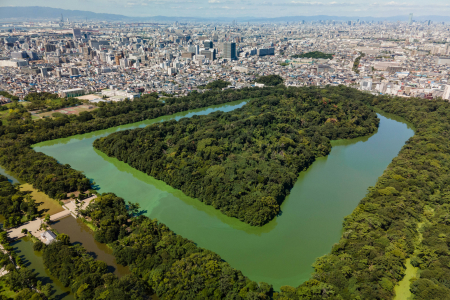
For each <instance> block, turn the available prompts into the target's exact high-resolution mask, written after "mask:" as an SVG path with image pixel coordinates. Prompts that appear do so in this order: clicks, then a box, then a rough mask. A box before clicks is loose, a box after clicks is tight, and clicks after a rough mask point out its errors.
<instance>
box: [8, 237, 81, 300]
mask: <svg viewBox="0 0 450 300" xmlns="http://www.w3.org/2000/svg"><path fill="white" fill-rule="evenodd" d="M11 246H12V247H13V249H14V251H15V252H16V253H17V254H18V256H19V257H20V259H21V260H22V262H23V263H24V265H25V266H26V267H27V268H28V269H29V270H31V271H33V272H34V273H36V274H37V280H39V281H41V282H42V284H44V285H45V284H47V283H49V284H51V286H52V295H51V296H52V298H53V299H55V300H73V299H74V297H73V295H72V294H71V293H70V288H68V287H64V286H63V285H62V283H61V282H60V281H59V280H58V279H56V278H55V277H53V276H52V275H50V272H49V271H48V270H47V269H45V266H44V261H43V258H42V253H40V252H36V251H34V250H33V242H32V241H31V240H30V238H28V237H24V238H22V239H20V240H17V241H15V242H13V243H12V244H11Z"/></svg>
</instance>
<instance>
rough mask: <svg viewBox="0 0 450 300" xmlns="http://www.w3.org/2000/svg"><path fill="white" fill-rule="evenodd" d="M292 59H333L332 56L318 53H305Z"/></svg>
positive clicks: (293, 56)
mask: <svg viewBox="0 0 450 300" xmlns="http://www.w3.org/2000/svg"><path fill="white" fill-rule="evenodd" d="M291 57H292V58H316V59H320V58H321V59H333V54H327V53H323V52H320V51H313V52H307V53H302V54H295V55H292V56H291Z"/></svg>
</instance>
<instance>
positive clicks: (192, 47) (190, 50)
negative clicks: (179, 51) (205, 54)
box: [187, 45, 196, 54]
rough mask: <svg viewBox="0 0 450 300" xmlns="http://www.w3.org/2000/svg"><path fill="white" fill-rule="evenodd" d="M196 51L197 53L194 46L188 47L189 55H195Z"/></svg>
mask: <svg viewBox="0 0 450 300" xmlns="http://www.w3.org/2000/svg"><path fill="white" fill-rule="evenodd" d="M195 51H196V49H195V46H194V45H190V46H189V47H188V51H187V52H188V53H194V54H195Z"/></svg>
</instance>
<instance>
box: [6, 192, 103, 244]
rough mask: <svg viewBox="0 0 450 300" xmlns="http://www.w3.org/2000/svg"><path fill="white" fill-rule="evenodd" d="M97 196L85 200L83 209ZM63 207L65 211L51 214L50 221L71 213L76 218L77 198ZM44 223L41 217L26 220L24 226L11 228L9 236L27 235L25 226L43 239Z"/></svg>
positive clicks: (13, 237) (19, 236) (15, 237)
mask: <svg viewBox="0 0 450 300" xmlns="http://www.w3.org/2000/svg"><path fill="white" fill-rule="evenodd" d="M95 198H97V196H95V195H94V196H92V197H90V198H87V199H85V200H83V204H82V205H81V209H86V207H87V206H88V205H89V203H91V201H92V200H94V199H95ZM63 207H64V211H62V212H59V213H56V214H54V215H51V216H50V221H52V222H54V221H57V220H60V219H62V218H65V217H68V216H70V215H72V216H73V217H74V218H76V211H77V209H76V205H75V200H74V201H71V202H69V203H67V204H66V205H63ZM42 223H43V220H41V219H36V220H33V221H30V222H26V223H25V224H22V226H20V227H16V228H11V229H9V230H8V236H9V237H10V238H11V239H14V240H15V239H20V238H22V237H24V236H25V234H23V233H22V229H24V228H25V229H26V230H27V231H29V232H31V234H32V235H34V236H35V237H37V238H38V239H40V240H42V238H41V234H42V233H43V232H44V231H42V230H39V228H40V227H41V224H42Z"/></svg>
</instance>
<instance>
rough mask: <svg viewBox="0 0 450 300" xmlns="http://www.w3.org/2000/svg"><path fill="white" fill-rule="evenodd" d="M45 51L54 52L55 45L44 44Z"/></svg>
mask: <svg viewBox="0 0 450 300" xmlns="http://www.w3.org/2000/svg"><path fill="white" fill-rule="evenodd" d="M44 48H45V52H54V51H56V46H55V45H52V44H45V46H44Z"/></svg>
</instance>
